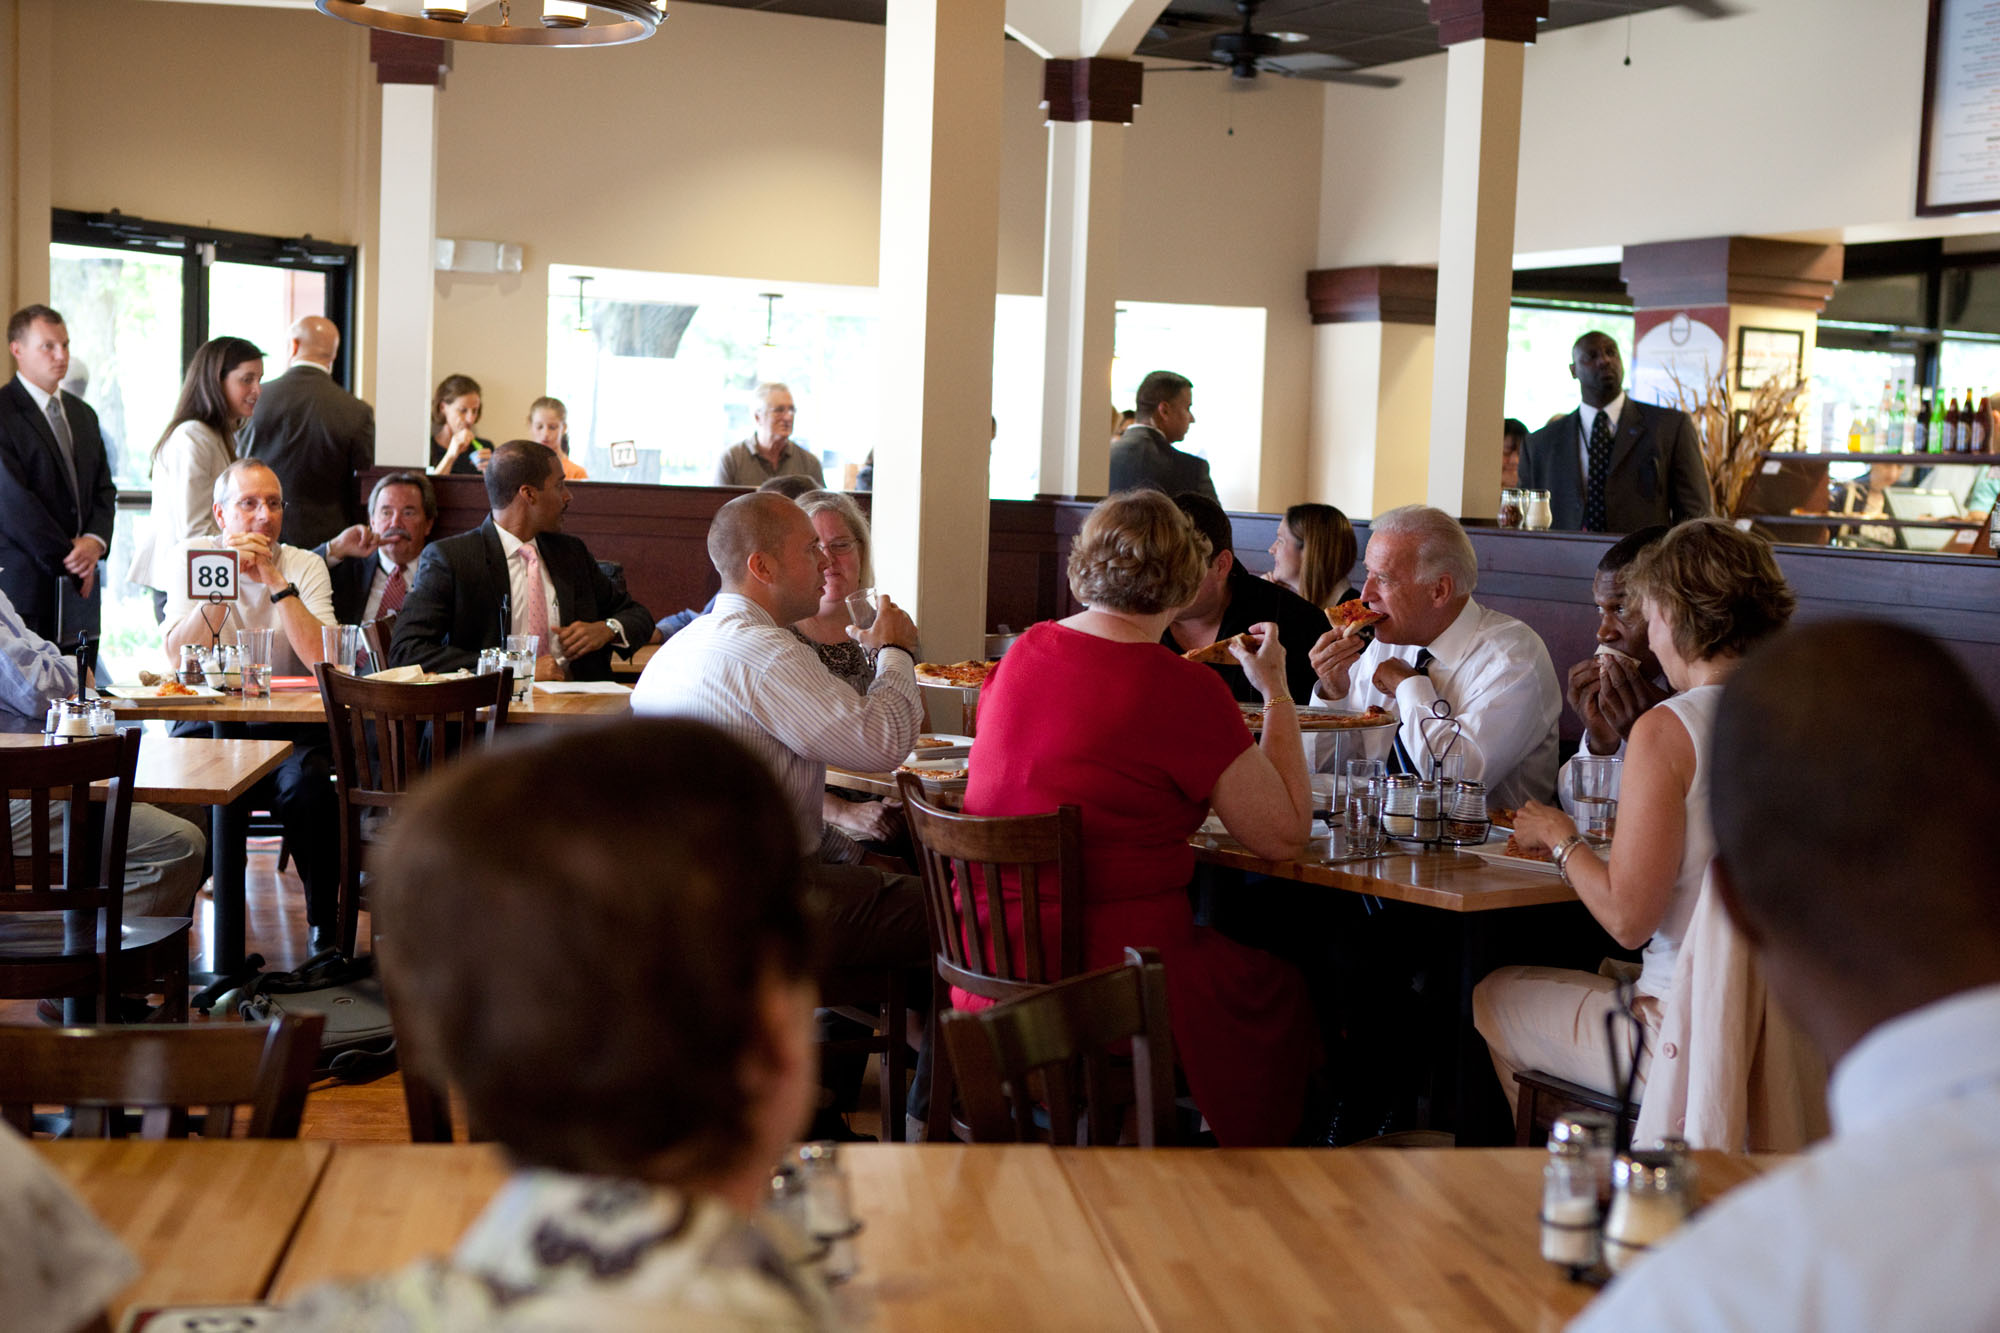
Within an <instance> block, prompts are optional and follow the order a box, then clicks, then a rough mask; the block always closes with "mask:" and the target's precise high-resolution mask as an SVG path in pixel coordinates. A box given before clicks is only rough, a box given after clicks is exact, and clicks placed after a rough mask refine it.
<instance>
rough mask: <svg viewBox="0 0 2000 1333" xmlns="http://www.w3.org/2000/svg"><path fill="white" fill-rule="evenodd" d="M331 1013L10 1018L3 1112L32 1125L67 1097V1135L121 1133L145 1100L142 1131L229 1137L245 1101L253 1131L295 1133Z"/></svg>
mask: <svg viewBox="0 0 2000 1333" xmlns="http://www.w3.org/2000/svg"><path fill="white" fill-rule="evenodd" d="M324 1022H325V1020H324V1019H322V1018H321V1017H320V1016H319V1015H318V1014H313V1015H311V1016H309V1017H299V1016H297V1015H287V1016H286V1017H284V1018H282V1019H279V1020H278V1021H277V1022H275V1023H203V1024H200V1025H198V1026H195V1027H181V1026H173V1027H167V1026H162V1027H93V1028H50V1027H41V1026H11V1027H0V1117H4V1118H5V1120H6V1121H7V1123H8V1124H10V1125H12V1126H13V1127H14V1128H15V1129H17V1130H19V1131H20V1132H21V1133H22V1134H27V1133H29V1132H30V1129H31V1127H32V1124H33V1115H34V1108H35V1107H36V1106H48V1105H61V1106H63V1107H65V1108H66V1109H67V1110H68V1111H69V1114H70V1128H69V1132H68V1135H67V1137H70V1138H121V1137H124V1134H123V1131H124V1130H125V1128H126V1125H127V1121H126V1117H125V1115H124V1112H126V1111H128V1110H131V1109H134V1108H144V1117H143V1119H142V1121H141V1126H140V1137H141V1138H147V1139H167V1138H176V1139H177V1138H185V1137H187V1135H188V1133H189V1131H190V1130H194V1131H196V1132H198V1133H200V1135H201V1136H202V1137H203V1138H208V1139H226V1138H228V1137H230V1135H231V1134H232V1133H234V1131H235V1127H236V1111H237V1108H238V1107H239V1106H240V1107H245V1108H247V1109H248V1110H249V1113H250V1122H249V1125H248V1127H247V1128H248V1133H249V1136H250V1137H251V1138H253V1139H295V1138H297V1137H298V1136H299V1119H300V1117H301V1115H302V1114H303V1113H304V1110H305V1104H306V1090H307V1088H308V1087H309V1086H310V1084H311V1083H312V1071H313V1061H314V1059H315V1058H316V1057H317V1056H318V1054H319V1037H320V1028H321V1025H322V1024H323V1023H324ZM196 1106H199V1107H201V1108H203V1112H204V1113H203V1114H202V1115H200V1116H191V1115H190V1109H191V1108H192V1107H196Z"/></svg>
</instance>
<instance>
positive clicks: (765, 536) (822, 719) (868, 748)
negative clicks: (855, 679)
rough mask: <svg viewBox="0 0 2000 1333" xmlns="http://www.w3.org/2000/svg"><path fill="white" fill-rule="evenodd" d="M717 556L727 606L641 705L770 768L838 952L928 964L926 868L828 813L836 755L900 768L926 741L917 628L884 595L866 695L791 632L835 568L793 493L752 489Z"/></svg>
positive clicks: (673, 654) (700, 629) (844, 760)
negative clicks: (870, 846)
mask: <svg viewBox="0 0 2000 1333" xmlns="http://www.w3.org/2000/svg"><path fill="white" fill-rule="evenodd" d="M708 556H709V560H710V561H711V562H712V563H713V564H714V565H715V570H716V573H717V574H718V575H720V576H721V578H722V591H721V592H720V593H718V594H717V595H716V599H715V609H714V611H712V612H710V613H709V614H708V615H705V616H702V617H701V618H700V619H698V620H696V621H695V622H694V623H693V624H691V625H689V626H688V627H687V628H686V629H684V630H682V631H681V632H680V633H678V634H676V635H674V637H673V638H671V639H669V640H668V641H667V642H666V644H665V645H664V646H663V647H662V648H661V649H660V651H659V652H658V653H657V654H656V655H655V656H654V657H653V660H652V661H651V662H649V663H647V664H646V670H645V673H644V674H643V675H642V676H640V678H639V684H638V686H637V687H636V688H635V689H634V691H633V693H632V710H633V711H634V712H635V713H641V714H650V715H659V716H676V717H691V718H696V719H699V720H701V721H703V722H707V723H709V724H711V725H713V726H716V727H719V728H720V729H722V730H723V731H726V732H728V733H729V734H730V735H731V736H733V737H734V738H736V739H737V740H738V741H740V742H742V743H743V744H744V745H746V746H748V747H749V748H750V750H751V751H752V752H753V753H755V754H756V755H757V756H758V757H760V758H761V759H763V761H764V762H765V763H766V764H767V765H769V767H770V769H771V772H772V773H773V774H774V775H775V776H776V777H777V779H778V783H779V786H780V787H781V788H782V789H783V790H784V792H785V795H786V798H787V800H788V801H789V802H790V804H791V807H792V812H793V817H794V822H795V824H796V826H797V828H798V831H799V847H800V852H801V854H802V855H803V856H805V857H806V859H807V861H808V863H809V867H810V870H809V873H810V874H811V876H812V879H813V882H814V886H815V889H816V891H817V892H816V896H817V897H818V899H819V901H820V907H821V910H822V914H823V921H824V926H825V930H826V940H827V945H828V949H829V957H828V961H829V962H831V963H833V964H836V965H839V966H847V967H865V966H886V965H895V964H909V965H911V966H913V967H922V966H925V965H927V964H928V962H929V959H930V938H929V931H928V927H927V926H926V924H925V921H924V905H923V894H922V890H921V887H920V885H919V884H918V882H917V880H916V878H915V877H914V876H911V875H907V874H898V873H892V869H893V868H896V863H893V862H888V861H886V860H884V859H883V858H879V857H871V856H869V855H868V854H867V853H865V852H863V850H862V849H861V847H860V846H859V844H857V843H855V842H854V841H853V840H852V839H851V838H849V837H847V835H846V834H844V833H842V832H840V830H838V829H835V828H831V827H829V826H828V825H827V824H826V823H825V821H824V820H823V819H822V818H821V813H820V812H821V810H822V808H823V807H822V803H821V799H820V798H821V794H822V792H823V791H824V789H825V786H826V769H827V765H829V764H833V765H835V766H837V767H840V768H850V769H858V770H862V771H871V772H872V771H880V770H883V769H890V768H894V767H895V766H896V765H898V764H900V763H902V762H903V759H904V757H905V756H907V755H908V754H909V753H910V749H911V747H912V746H913V745H914V744H915V743H916V739H917V732H918V730H919V729H920V728H921V727H922V725H923V718H924V710H923V703H922V700H921V698H920V697H919V693H918V690H917V681H916V646H917V627H916V625H915V624H914V623H913V622H912V621H911V620H910V617H909V616H908V615H907V614H905V613H904V612H903V611H902V610H901V609H900V608H898V607H897V606H896V605H895V604H894V603H893V602H891V601H890V600H889V599H888V598H887V597H884V598H883V599H882V609H881V613H880V614H879V615H878V616H877V617H876V619H875V623H874V624H873V625H871V626H869V627H868V628H867V629H866V630H860V631H854V630H850V631H849V633H852V634H854V635H855V637H856V639H857V640H858V641H859V642H860V643H861V644H862V646H863V647H865V648H868V649H869V650H870V651H871V652H873V653H874V655H875V680H874V682H873V683H872V684H871V685H870V686H869V688H868V692H867V693H866V694H856V693H855V692H854V689H853V688H852V687H851V686H849V685H847V684H846V683H845V682H843V681H841V680H840V679H838V678H837V677H835V676H834V675H833V674H832V673H831V672H829V671H828V670H827V669H826V667H825V666H823V665H821V663H820V660H819V657H818V655H817V654H816V653H814V652H813V650H812V648H811V647H810V646H808V645H807V643H806V642H805V641H804V640H803V639H801V638H799V637H798V636H796V635H794V634H793V633H792V632H791V630H790V628H789V627H790V626H791V625H792V624H793V623H795V622H797V621H800V620H803V619H805V618H806V617H808V616H810V615H812V614H813V613H814V612H816V611H817V610H818V609H819V598H820V587H821V584H822V583H823V582H824V580H825V576H826V571H827V568H828V566H829V564H830V561H829V560H828V559H827V555H826V552H825V551H824V550H823V549H822V548H821V547H820V543H819V535H818V534H817V533H816V532H814V530H813V525H812V521H811V520H810V519H809V518H807V517H806V514H805V511H804V510H802V509H800V508H799V507H798V506H797V505H796V504H794V503H793V502H792V501H790V500H788V499H786V498H785V497H783V496H782V495H775V494H771V493H768V492H756V493H753V494H750V495H744V496H739V497H737V498H736V499H734V500H731V501H730V502H729V503H728V504H726V505H724V506H723V507H722V509H721V510H720V511H719V512H717V514H716V516H715V521H714V523H713V524H711V525H710V527H709V532H708Z"/></svg>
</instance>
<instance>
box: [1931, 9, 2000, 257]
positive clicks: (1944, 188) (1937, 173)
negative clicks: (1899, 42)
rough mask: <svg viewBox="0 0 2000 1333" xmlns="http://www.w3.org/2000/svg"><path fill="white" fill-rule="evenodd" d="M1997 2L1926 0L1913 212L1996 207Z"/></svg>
mask: <svg viewBox="0 0 2000 1333" xmlns="http://www.w3.org/2000/svg"><path fill="white" fill-rule="evenodd" d="M1996 41H2000V0H1930V30H1929V32H1928V34H1927V36H1926V40H1925V42H1924V109H1923V120H1922V126H1921V131H1920V134H1919V136H1918V140H1917V214H1918V216H1920V217H1941V216H1946V215H1949V214H1953V213H1986V212H1991V211H1993V210H1995V209H2000V134H1996V133H1995V130H1996V127H2000V80H1995V79H1994V78H1993V72H1992V67H1991V63H1990V57H1989V55H1988V54H1987V53H1989V52H1990V51H1991V50H1992V49H1993V44H1994V43H1995V42H1996Z"/></svg>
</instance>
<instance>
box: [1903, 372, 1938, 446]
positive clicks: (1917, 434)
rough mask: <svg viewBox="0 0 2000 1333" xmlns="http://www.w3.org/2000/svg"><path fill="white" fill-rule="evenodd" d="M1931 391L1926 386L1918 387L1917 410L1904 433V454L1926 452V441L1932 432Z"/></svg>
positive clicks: (1911, 416)
mask: <svg viewBox="0 0 2000 1333" xmlns="http://www.w3.org/2000/svg"><path fill="white" fill-rule="evenodd" d="M1930 420H1931V391H1930V389H1929V388H1928V387H1926V386H1924V385H1919V386H1918V387H1917V393H1916V403H1915V410H1914V411H1912V412H1911V413H1910V424H1909V425H1908V426H1907V427H1906V428H1905V429H1904V431H1903V452H1904V453H1906V454H1920V453H1922V452H1923V451H1924V439H1925V435H1926V433H1927V432H1928V431H1929V430H1930Z"/></svg>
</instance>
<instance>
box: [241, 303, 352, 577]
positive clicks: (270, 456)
mask: <svg viewBox="0 0 2000 1333" xmlns="http://www.w3.org/2000/svg"><path fill="white" fill-rule="evenodd" d="M291 346H292V365H291V369H289V370H287V371H286V372H285V373H284V374H282V375H280V376H278V378H276V379H274V380H271V381H269V382H267V383H266V384H265V385H264V392H263V396H262V397H260V398H259V399H258V400H257V410H256V411H255V412H253V413H252V414H251V416H250V422H249V424H248V425H246V426H245V427H244V428H243V430H242V431H241V432H240V435H239V438H238V444H239V447H240V452H241V453H242V454H243V456H244V457H246V458H255V459H259V460H261V461H262V462H264V463H266V464H268V465H269V466H270V469H271V471H273V472H275V473H277V474H278V480H279V481H280V482H282V483H283V484H284V487H285V531H284V536H283V538H282V540H283V541H285V542H286V543H288V544H289V545H292V546H300V547H306V548H311V547H314V546H318V545H319V544H320V543H321V542H324V541H329V540H331V539H332V537H333V535H334V534H335V533H337V532H339V531H340V530H341V529H342V528H345V527H347V526H348V525H349V524H353V523H361V522H365V521H366V519H367V515H365V514H364V513H363V512H362V510H361V496H360V495H359V494H358V493H357V492H356V489H355V487H356V485H357V483H356V480H355V479H356V478H357V477H359V476H360V474H361V473H362V472H363V471H365V470H366V469H368V468H371V467H373V466H375V409H374V408H372V407H370V406H368V404H366V403H364V402H362V401H361V400H360V399H359V398H356V397H355V396H354V395H353V394H351V393H349V392H347V390H345V389H343V388H341V387H340V386H339V385H338V384H335V383H334V382H333V359H334V357H335V356H336V355H337V354H338V353H339V351H340V330H339V329H337V328H335V327H334V326H333V321H332V320H330V319H324V318H322V317H320V316H319V315H307V316H305V317H304V318H302V319H300V320H299V322H298V323H296V324H294V325H292V343H291Z"/></svg>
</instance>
